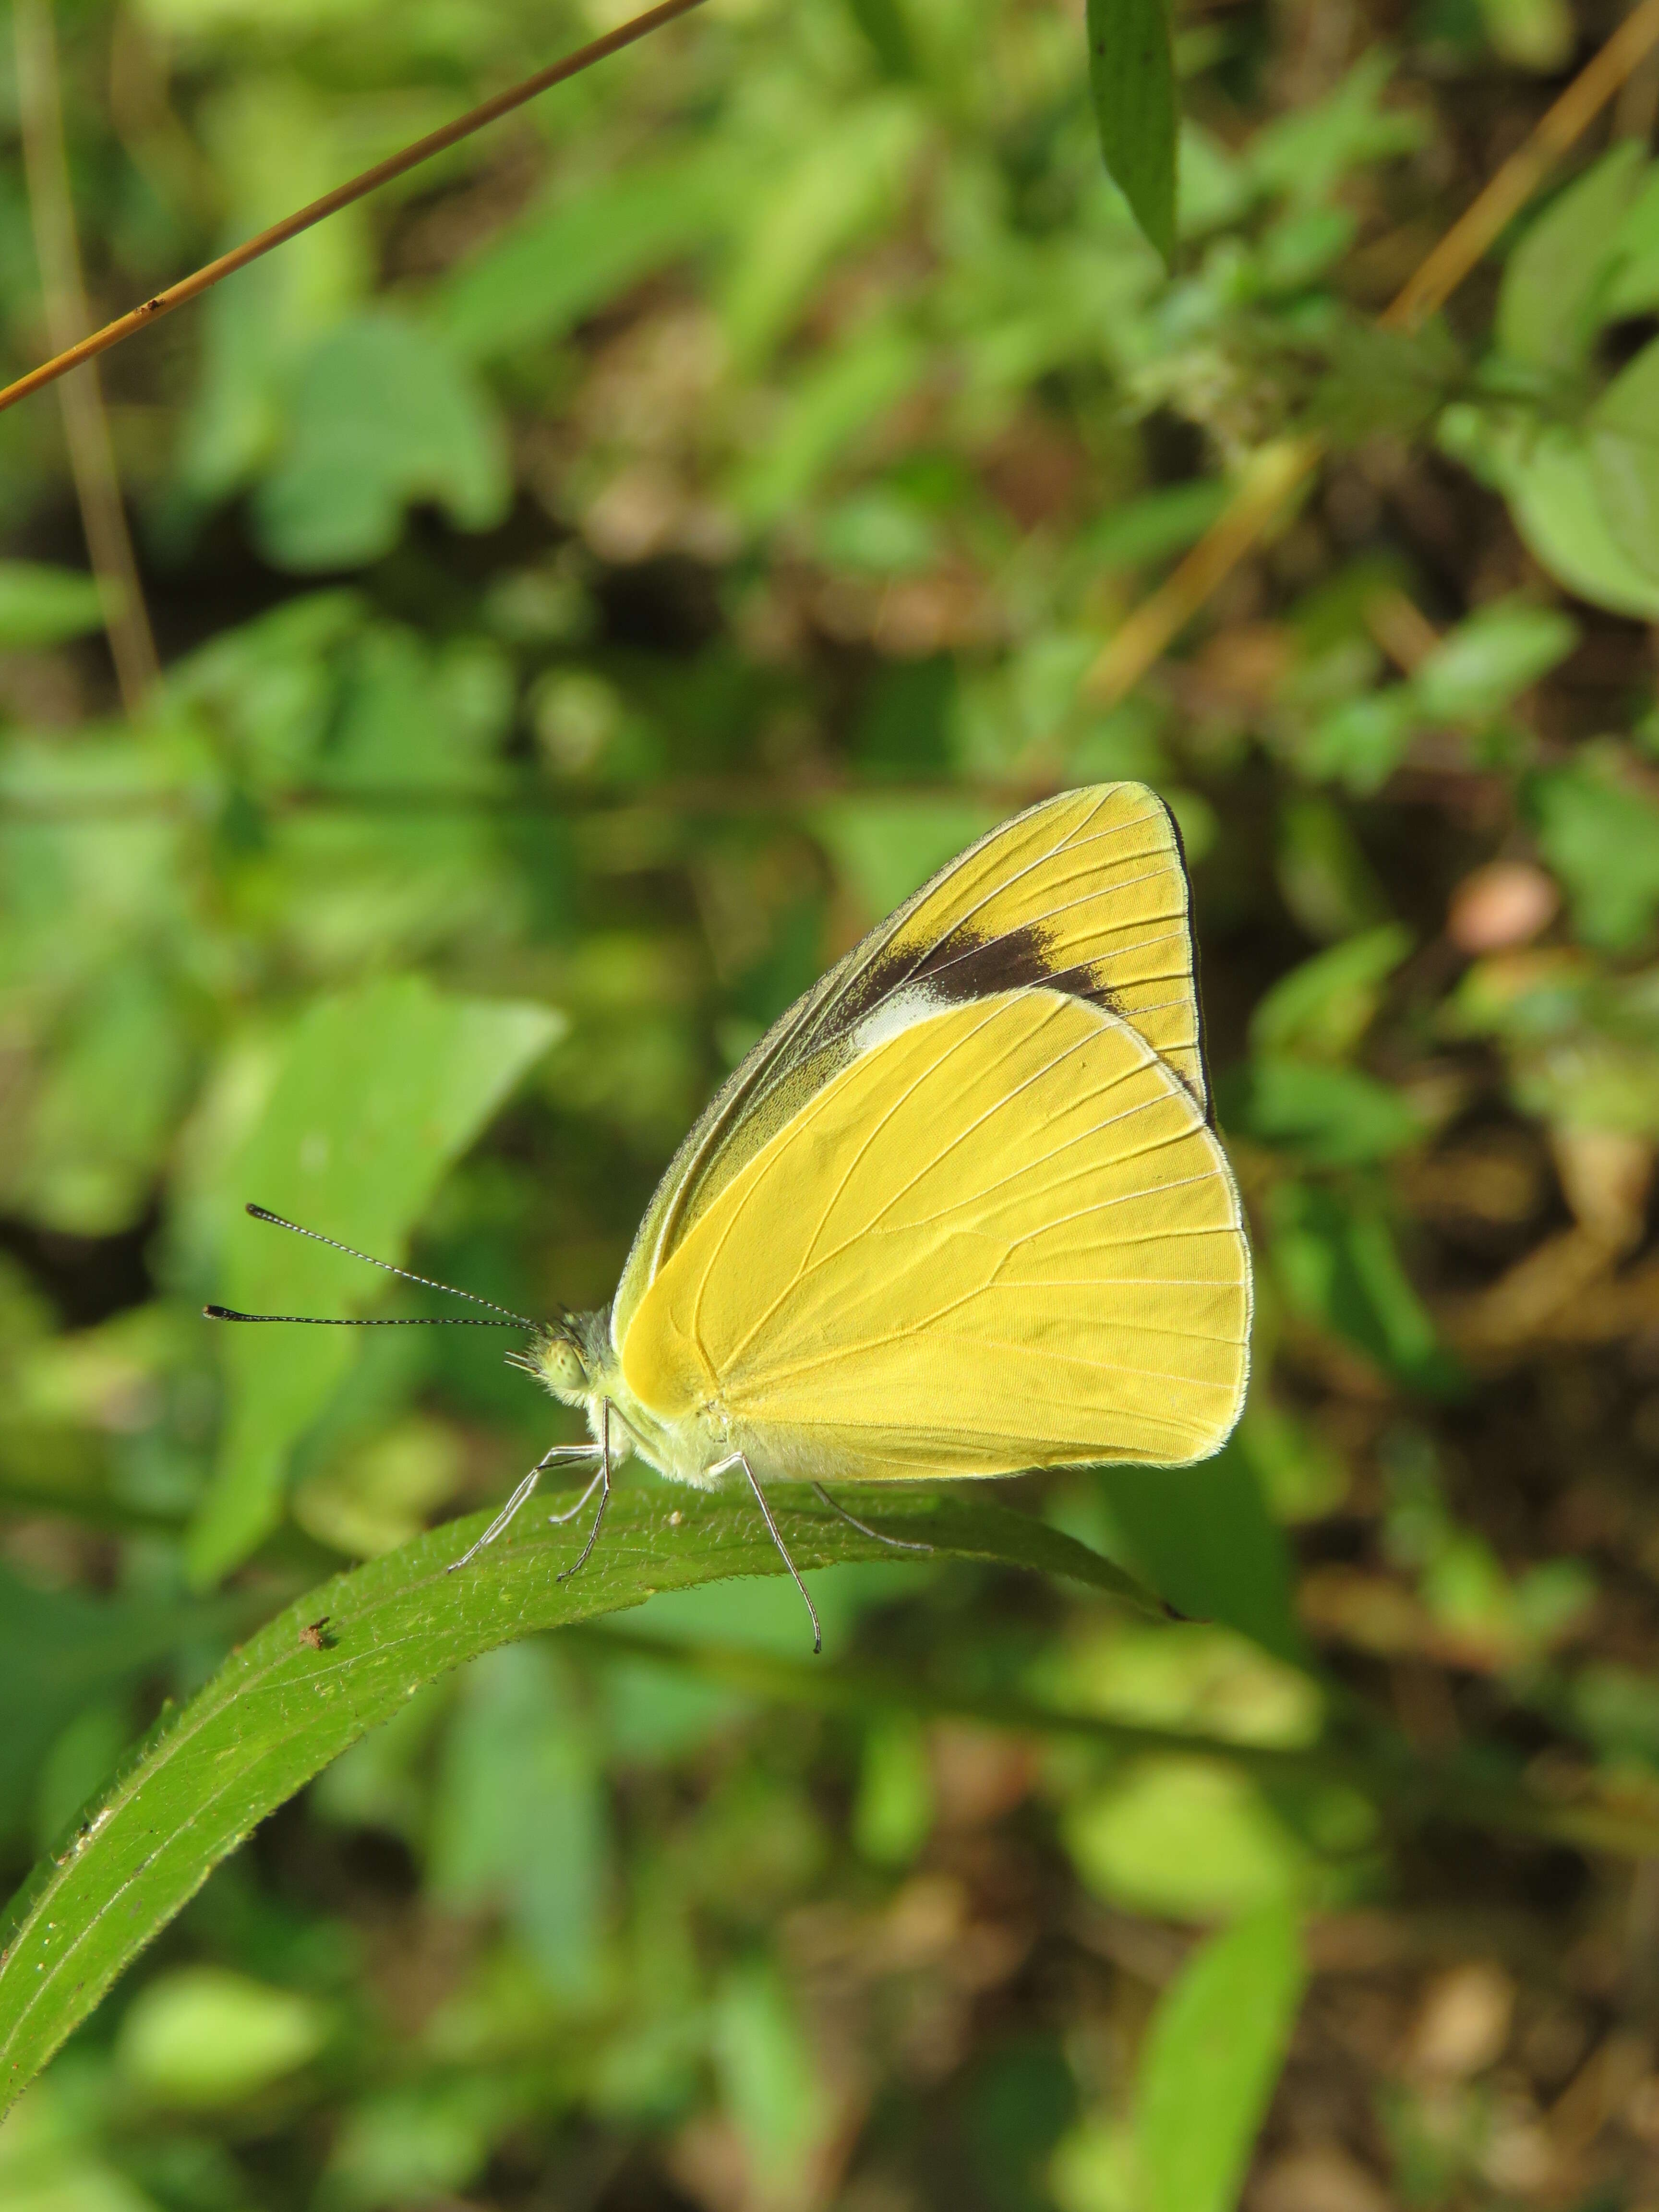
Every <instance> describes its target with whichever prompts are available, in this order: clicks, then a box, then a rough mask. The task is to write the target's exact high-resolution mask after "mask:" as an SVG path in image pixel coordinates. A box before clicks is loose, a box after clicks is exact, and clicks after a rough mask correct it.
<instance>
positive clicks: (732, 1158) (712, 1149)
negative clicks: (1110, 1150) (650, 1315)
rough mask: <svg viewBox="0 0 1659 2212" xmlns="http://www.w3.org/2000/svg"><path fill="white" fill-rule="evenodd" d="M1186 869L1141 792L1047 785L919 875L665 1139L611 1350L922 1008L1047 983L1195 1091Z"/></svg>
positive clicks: (1172, 830)
mask: <svg viewBox="0 0 1659 2212" xmlns="http://www.w3.org/2000/svg"><path fill="white" fill-rule="evenodd" d="M1031 987H1045V988H1046V989H1047V990H1048V992H1050V993H1051V994H1060V995H1064V996H1066V997H1068V998H1073V999H1076V1000H1079V1001H1080V1002H1082V1003H1085V1004H1088V1005H1091V1006H1095V1007H1097V1008H1100V1009H1103V1010H1104V1011H1106V1012H1110V1013H1113V1014H1115V1015H1116V1016H1117V1017H1118V1018H1120V1019H1121V1021H1122V1022H1124V1023H1125V1024H1127V1025H1128V1027H1129V1028H1130V1029H1131V1030H1133V1032H1134V1033H1135V1034H1136V1035H1137V1036H1139V1037H1140V1038H1141V1039H1142V1040H1143V1041H1144V1042H1145V1043H1146V1045H1147V1046H1149V1047H1150V1048H1151V1050H1152V1053H1153V1054H1155V1055H1156V1056H1157V1057H1158V1059H1159V1060H1161V1061H1162V1062H1163V1063H1164V1066H1166V1067H1167V1068H1168V1069H1170V1071H1172V1073H1173V1074H1174V1076H1175V1077H1176V1079H1177V1080H1178V1083H1179V1084H1180V1085H1182V1087H1184V1089H1185V1091H1187V1093H1188V1097H1189V1098H1190V1099H1191V1100H1192V1101H1193V1102H1194V1103H1195V1105H1196V1107H1197V1109H1198V1111H1199V1114H1200V1118H1201V1117H1202V1116H1203V1115H1205V1114H1206V1113H1207V1109H1208V1097H1207V1091H1206V1079H1205V1073H1204V1065H1203V1054H1202V1049H1201V1043H1200V1016H1199V1006H1198V994H1197V989H1196V985H1195V981H1194V973H1193V951H1192V937H1191V930H1190V927H1189V923H1188V886H1187V876H1186V869H1185V866H1184V865H1183V863H1182V854H1181V844H1180V839H1179V836H1178V835H1177V833H1176V827H1175V823H1174V820H1173V818H1172V817H1171V816H1170V811H1169V810H1168V808H1167V807H1166V806H1165V805H1164V802H1163V801H1162V800H1161V799H1159V798H1158V795H1157V794H1156V793H1154V792H1152V791H1150V790H1148V789H1147V787H1146V786H1145V785H1144V784H1136V783H1117V784H1101V785H1096V786H1094V787H1091V788H1088V789H1085V790H1079V791H1071V792H1065V793H1061V794H1060V796H1059V797H1058V798H1055V799H1047V800H1044V801H1043V802H1042V804H1041V805H1037V806H1033V807H1030V808H1029V809H1027V811H1025V812H1024V814H1020V815H1017V816H1015V817H1014V818H1013V819H1012V821H1009V822H1006V823H1002V824H1001V825H1000V828H998V829H994V830H993V831H992V832H991V833H990V835H989V836H987V837H984V838H981V841H980V842H979V843H978V844H977V845H975V846H973V847H971V848H969V850H968V851H967V852H966V853H963V854H960V855H959V856H958V858H957V859H956V860H953V861H951V864H950V866H948V867H946V868H945V869H943V870H941V872H939V874H938V875H937V876H935V877H934V878H933V879H932V881H931V882H929V883H927V884H924V885H923V886H922V888H921V890H919V891H918V892H916V893H915V896H914V897H912V898H911V899H909V900H908V902H906V903H905V904H904V905H903V906H902V907H901V908H899V909H898V911H897V912H896V914H894V915H890V917H889V918H888V920H887V921H884V922H883V923H882V924H881V925H880V926H879V927H878V928H876V929H875V930H872V932H871V933H870V935H869V936H868V937H866V939H864V940H863V942H862V943H861V944H860V945H858V946H856V947H855V948H854V951H851V952H850V953H848V955H847V957H845V958H844V959H843V960H842V961H841V962H840V963H838V965H837V966H836V967H835V968H833V969H831V970H830V971H829V974H828V975H826V976H824V978H823V981H821V982H819V983H818V984H817V986H816V987H814V988H813V989H812V990H811V991H810V992H809V993H808V994H806V996H805V998H803V999H802V1000H799V1001H798V1003H797V1004H796V1005H795V1006H792V1007H791V1008H790V1010H789V1011H788V1012H787V1013H786V1014H785V1015H784V1016H783V1017H782V1018H781V1020H780V1021H779V1022H778V1023H777V1024H775V1026H774V1028H773V1029H772V1030H770V1031H769V1034H768V1035H767V1036H765V1037H764V1038H763V1039H762V1041H761V1042H760V1043H759V1044H758V1045H757V1047H756V1048H755V1050H754V1051H753V1052H752V1053H751V1054H750V1055H749V1057H748V1059H746V1060H744V1063H743V1065H742V1066H740V1067H739V1068H738V1070H737V1072H736V1073H735V1074H734V1075H733V1076H732V1078H731V1079H730V1080H729V1081H728V1082H727V1083H726V1085H725V1086H724V1088H723V1089H722V1090H721V1091H720V1092H719V1093H718V1094H717V1096H716V1097H715V1098H714V1101H713V1103H711V1104H710V1106H709V1107H708V1109H707V1111H706V1112H705V1113H704V1115H703V1116H702V1119H701V1121H699V1122H698V1123H697V1125H696V1127H695V1128H694V1129H693V1130H692V1132H691V1133H690V1136H689V1137H688V1138H687V1139H686V1140H685V1143H684V1145H683V1146H681V1148H680V1151H679V1152H678V1155H677V1156H676V1158H675V1160H674V1162H673V1164H672V1165H671V1168H670V1169H669V1171H668V1173H667V1175H666V1176H665V1177H664V1179H663V1182H662V1184H661V1186H660V1188H659V1190H658V1192H657V1194H656V1197H655V1198H654V1200H653V1202H652V1206H651V1208H650V1211H649V1212H648V1213H647V1216H646V1218H645V1221H644V1223H643V1225H641V1230H640V1233H639V1235H638V1237H636V1238H635V1243H634V1249H633V1250H632V1252H631V1253H630V1254H629V1261H628V1264H627V1267H625V1269H624V1271H623V1279H622V1283H621V1285H620V1287H619V1288H618V1291H617V1298H616V1302H615V1305H614V1307H613V1309H612V1316H613V1318H612V1331H613V1336H614V1339H615V1341H616V1343H617V1346H618V1349H620V1348H621V1347H622V1346H623V1342H624V1340H625V1339H626V1337H627V1334H628V1331H629V1327H630V1325H631V1323H632V1320H633V1317H634V1315H635V1310H637V1308H638V1305H639V1302H640V1300H641V1297H643V1296H644V1294H645V1292H646V1291H647V1287H648V1285H650V1283H651V1282H652V1280H653V1278H654V1276H655V1275H656V1274H657V1273H658V1272H659V1270H660V1269H661V1268H662V1267H664V1266H665V1264H666V1263H667V1261H669V1259H670V1258H671V1255H673V1253H674V1252H675V1251H676V1250H678V1248H679V1247H680V1245H681V1244H682V1243H683V1242H684V1239H685V1238H686V1237H688V1236H689V1235H690V1232H691V1231H692V1230H693V1228H694V1227H695V1226H696V1224H697V1223H698V1222H699V1221H700V1220H701V1219H702V1217H703V1216H704V1214H705V1213H706V1212H708V1209H709V1208H710V1207H711V1206H714V1204H715V1203H716V1202H717V1201H718V1200H719V1199H720V1195H721V1194H722V1193H723V1192H724V1191H725V1190H726V1189H727V1188H728V1187H729V1186H730V1185H731V1184H732V1182H733V1181H734V1179H735V1178H736V1177H737V1176H739V1175H740V1174H741V1173H742V1171H743V1170H744V1168H745V1166H747V1165H748V1164H750V1163H751V1162H753V1161H755V1160H757V1158H759V1156H760V1155H761V1154H762V1152H764V1151H766V1149H767V1148H768V1147H769V1146H770V1145H772V1144H773V1143H774V1142H775V1139H777V1138H778V1137H779V1135H780V1134H781V1133H782V1132H783V1131H784V1130H785V1129H786V1128H787V1127H788V1126H789V1125H790V1123H791V1122H792V1121H793V1120H794V1119H795V1118H796V1117H797V1116H798V1115H801V1114H803V1113H804V1112H805V1110H806V1109H807V1107H808V1106H809V1105H810V1103H811V1101H812V1100H813V1099H814V1098H815V1097H817V1095H818V1094H819V1093H820V1092H821V1091H823V1089H824V1088H825V1086H826V1085H829V1084H831V1083H833V1082H834V1081H835V1080H836V1079H837V1078H838V1077H839V1076H841V1075H842V1074H843V1073H845V1072H846V1071H847V1070H848V1068H849V1067H851V1066H853V1065H854V1062H855V1061H856V1060H858V1059H859V1058H860V1056H862V1055H863V1054H866V1053H867V1052H868V1051H869V1050H871V1049H872V1048H873V1047H874V1046H876V1045H878V1043H879V1042H881V1041H882V1040H883V1039H884V1038H885V1037H888V1036H892V1035H893V1034H895V1033H896V1031H897V1030H901V1029H902V1028H903V1027H904V1026H906V1025H907V1024H911V1023H914V1022H915V1021H916V1020H917V1019H919V1018H922V1017H924V1016H927V1015H930V1014H933V1013H935V1012H940V1011H943V1010H946V1009H949V1008H951V1007H956V1006H967V1005H971V1004H974V1003H975V1002H980V1001H984V1000H987V999H988V998H990V997H992V996H994V995H997V994H1006V993H1008V992H1010V991H1018V990H1021V989H1029V988H1031Z"/></svg>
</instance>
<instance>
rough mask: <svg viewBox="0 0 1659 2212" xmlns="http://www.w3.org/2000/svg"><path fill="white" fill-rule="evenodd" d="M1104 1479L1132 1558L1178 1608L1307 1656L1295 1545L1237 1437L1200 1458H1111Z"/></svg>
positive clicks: (1283, 1653) (1283, 1651)
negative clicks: (1166, 1463) (1191, 1463)
mask: <svg viewBox="0 0 1659 2212" xmlns="http://www.w3.org/2000/svg"><path fill="white" fill-rule="evenodd" d="M1100 1481H1101V1483H1102V1486H1103V1488H1104V1490H1105V1492H1106V1497H1107V1499H1108V1502H1109V1504H1110V1506H1111V1510H1112V1518H1113V1520H1114V1521H1115V1522H1116V1524H1117V1526H1118V1528H1120V1529H1121V1532H1122V1534H1123V1535H1124V1536H1125V1537H1126V1538H1127V1541H1128V1546H1129V1550H1130V1553H1131V1556H1132V1559H1133V1564H1134V1565H1136V1566H1137V1567H1138V1568H1139V1570H1140V1571H1141V1572H1142V1573H1143V1574H1144V1575H1145V1576H1146V1579H1147V1581H1148V1582H1150V1583H1152V1586H1153V1587H1154V1589H1157V1590H1158V1591H1159V1593H1160V1594H1161V1595H1163V1596H1164V1597H1165V1598H1167V1599H1168V1600H1169V1601H1170V1604H1171V1605H1172V1606H1174V1607H1175V1608H1176V1611H1177V1612H1178V1613H1185V1614H1187V1615H1188V1618H1189V1619H1191V1620H1218V1621H1220V1622H1222V1623H1223V1624H1224V1625H1225V1626H1227V1627H1229V1628H1236V1629H1237V1630H1238V1631H1239V1632H1240V1633H1241V1634H1242V1635H1245V1636H1248V1637H1250V1638H1253V1639H1254V1640H1255V1642H1256V1643H1257V1644H1261V1647H1262V1649H1263V1650H1265V1651H1271V1652H1272V1653H1273V1655H1274V1656H1275V1657H1277V1658H1280V1659H1287V1660H1289V1661H1290V1662H1291V1663H1292V1664H1293V1665H1297V1666H1300V1665H1303V1664H1304V1662H1306V1659H1307V1656H1308V1651H1307V1645H1306V1644H1305V1643H1304V1640H1303V1636H1302V1631H1301V1628H1300V1627H1299V1626H1298V1625H1297V1618H1296V1608H1295V1604H1294V1601H1293V1599H1292V1595H1291V1555H1290V1550H1289V1547H1288V1546H1287V1545H1286V1543H1285V1534H1284V1531H1283V1530H1282V1529H1281V1528H1279V1524H1278V1523H1277V1522H1275V1521H1274V1520H1273V1516H1272V1515H1271V1514H1270V1513H1269V1512H1268V1510H1267V1504H1266V1502H1265V1500H1264V1499H1263V1498H1262V1495H1261V1484H1260V1483H1259V1482H1258V1481H1257V1480H1256V1476H1255V1468H1253V1467H1252V1465H1251V1463H1250V1462H1249V1458H1248V1457H1247V1456H1246V1455H1245V1454H1244V1453H1243V1451H1242V1450H1241V1449H1239V1445H1238V1443H1237V1438H1234V1439H1232V1440H1231V1441H1230V1442H1229V1443H1226V1444H1225V1445H1224V1446H1223V1448H1222V1449H1221V1450H1220V1451H1219V1452H1218V1453H1217V1455H1216V1456H1215V1457H1214V1458H1213V1459H1208V1460H1206V1461H1205V1462H1203V1464H1202V1465H1201V1466H1199V1467H1158V1468H1149V1467H1108V1468H1102V1469H1101V1471H1100Z"/></svg>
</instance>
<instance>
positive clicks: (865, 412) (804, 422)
mask: <svg viewBox="0 0 1659 2212" xmlns="http://www.w3.org/2000/svg"><path fill="white" fill-rule="evenodd" d="M926 362H927V355H926V353H925V351H924V349H923V348H922V346H921V343H920V342H919V341H918V340H917V339H916V338H915V337H913V336H912V335H911V334H910V333H909V332H908V331H905V330H903V329H902V328H900V327H898V326H897V325H895V324H893V323H891V322H888V321H881V322H878V323H877V324H875V325H873V326H872V327H871V328H869V329H866V330H862V331H859V332H858V333H857V335H856V336H855V337H853V338H851V339H849V341H848V343H847V344H846V345H844V346H842V347H839V348H837V349H834V350H833V351H830V350H826V351H824V352H823V353H822V354H821V355H820V356H818V357H817V358H816V359H815V360H814V362H813V363H812V366H811V368H810V369H809V370H807V371H806V373H805V374H804V375H802V376H801V377H800V378H799V380H797V381H796V382H795V383H794V384H793V386H791V387H790V388H789V389H788V390H787V392H784V393H783V394H781V397H780V399H779V401H778V404H777V405H776V408H775V411H774V412H773V414H772V415H771V416H770V419H769V421H768V422H767V423H766V435H764V437H763V438H761V439H759V440H757V442H756V444H755V445H754V447H752V448H751V450H750V454H749V456H748V458H747V459H746V460H745V462H744V465H743V466H742V468H741V469H740V470H739V471H738V474H737V477H736V479H735V481H734V483H733V484H732V502H733V504H734V505H735V506H736V507H737V508H738V512H739V513H741V514H742V515H743V517H744V520H746V521H749V522H750V523H753V524H756V525H757V526H759V527H761V528H765V527H766V526H768V525H769V524H771V523H774V522H776V521H778V520H781V517H783V516H784V515H785V514H787V513H788V512H789V510H790V509H791V508H793V507H799V505H800V503H801V501H803V500H804V499H805V497H806V496H807V495H808V494H809V493H810V492H811V490H812V489H814V488H815V486H816V485H817V482H818V479H819V478H820V477H822V476H823V475H824V474H825V473H826V472H827V471H828V470H829V467H830V465H832V463H834V462H835V461H836V459H838V458H839V456H840V454H841V453H842V448H843V447H846V446H847V445H848V442H849V441H851V440H852V439H854V438H855V437H857V436H858V435H859V433H860V431H862V430H863V429H864V428H866V425H867V424H869V423H871V422H874V421H875V419H876V418H877V417H878V416H880V415H882V414H883V413H884V411H885V410H887V409H888V408H890V407H891V406H893V405H894V404H896V402H897V401H898V400H900V399H902V398H903V396H904V394H905V393H906V392H908V391H909V390H910V389H911V388H912V387H913V386H915V383H916V381H917V380H918V378H919V377H920V376H921V373H922V370H923V368H924V367H925V365H926Z"/></svg>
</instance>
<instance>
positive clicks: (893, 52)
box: [847, 0, 917, 83]
mask: <svg viewBox="0 0 1659 2212" xmlns="http://www.w3.org/2000/svg"><path fill="white" fill-rule="evenodd" d="M847 4H848V9H849V10H850V12H851V15H852V17H853V21H854V22H855V23H856V24H857V25H858V27H859V28H860V31H862V32H863V33H864V35H865V37H866V39H868V40H869V41H870V45H871V48H872V52H874V54H875V56H876V58H877V59H878V61H879V62H880V64H881V65H882V67H883V69H884V70H885V71H886V72H887V74H888V76H890V77H892V78H894V79H895V80H896V82H901V83H902V82H904V81H905V80H907V79H908V78H910V77H914V76H915V75H916V74H917V69H916V47H915V40H914V38H913V37H912V36H911V33H910V24H909V19H908V15H906V12H905V9H904V5H903V0H847Z"/></svg>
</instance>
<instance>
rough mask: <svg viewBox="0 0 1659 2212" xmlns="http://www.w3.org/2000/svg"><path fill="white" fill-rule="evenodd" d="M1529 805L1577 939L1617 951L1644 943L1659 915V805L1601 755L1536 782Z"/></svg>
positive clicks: (1615, 762) (1617, 764) (1551, 771)
mask: <svg viewBox="0 0 1659 2212" xmlns="http://www.w3.org/2000/svg"><path fill="white" fill-rule="evenodd" d="M1528 802H1529V811H1530V812H1531V814H1532V817H1533V819H1534V823H1535V824H1536V826H1537V832H1538V844H1539V849H1540V850H1541V852H1542V854H1543V855H1544V858H1545V859H1546V860H1547V861H1548V862H1549V864H1550V866H1551V867H1552V868H1553V869H1554V871H1555V872H1556V874H1557V875H1559V877H1560V878H1561V880H1562V882H1563V883H1565V885H1566V886H1567V889H1568V890H1569V892H1570V893H1571V899H1572V920H1573V927H1574V929H1575V930H1576V932H1577V934H1578V935H1579V936H1580V937H1582V938H1583V939H1584V940H1585V942H1586V943H1587V944H1589V945H1602V946H1605V947H1606V948H1607V950H1609V951H1625V950H1626V949H1627V948H1629V947H1630V946H1632V945H1638V944H1639V943H1640V942H1641V940H1642V939H1643V938H1644V937H1645V936H1646V935H1647V933H1648V932H1649V931H1650V929H1651V928H1652V927H1653V923H1654V918H1655V916H1656V915H1659V806H1656V805H1655V804H1654V802H1653V800H1652V799H1650V798H1649V797H1648V795H1647V793H1645V792H1644V791H1643V790H1641V789H1639V788H1638V787H1637V786H1636V785H1635V784H1634V783H1632V781H1630V780H1629V779H1628V778H1627V777H1626V776H1625V775H1622V774H1621V773H1620V762H1619V760H1618V758H1617V757H1611V758H1609V757H1603V756H1601V755H1600V754H1596V753H1591V754H1589V755H1588V756H1586V757H1581V758H1579V759H1577V760H1574V761H1572V762H1571V763H1568V764H1567V765H1566V766H1565V767H1564V768H1559V769H1547V770H1546V771H1545V772H1544V773H1543V774H1542V775H1538V776H1536V777H1534V780H1533V782H1532V785H1531V787H1530V789H1529V791H1528Z"/></svg>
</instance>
